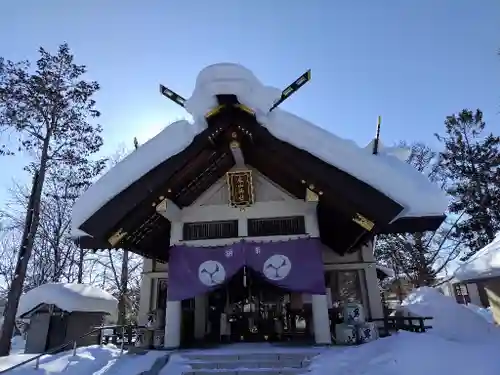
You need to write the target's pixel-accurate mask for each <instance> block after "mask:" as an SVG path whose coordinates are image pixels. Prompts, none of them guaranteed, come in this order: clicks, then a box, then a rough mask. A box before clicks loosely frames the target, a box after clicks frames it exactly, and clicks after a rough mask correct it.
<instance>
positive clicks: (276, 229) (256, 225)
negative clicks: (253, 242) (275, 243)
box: [248, 216, 306, 237]
mask: <svg viewBox="0 0 500 375" xmlns="http://www.w3.org/2000/svg"><path fill="white" fill-rule="evenodd" d="M305 233H306V224H305V220H304V216H293V217H277V218H265V219H248V236H250V237H262V236H286V235H295V234H305Z"/></svg>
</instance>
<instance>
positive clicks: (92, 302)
mask: <svg viewBox="0 0 500 375" xmlns="http://www.w3.org/2000/svg"><path fill="white" fill-rule="evenodd" d="M44 303H45V304H48V305H56V306H57V307H59V308H60V309H61V310H64V311H68V312H73V311H84V312H103V313H107V314H110V315H116V311H117V305H118V301H117V300H116V298H115V297H113V296H112V295H111V294H109V293H108V292H105V291H104V290H102V289H99V288H96V287H94V286H91V285H86V284H63V283H53V284H44V285H40V286H39V287H37V288H34V289H32V290H30V291H29V292H27V293H25V294H23V295H22V296H21V299H20V300H19V307H18V309H17V316H18V317H19V316H21V315H23V314H26V313H27V312H30V311H31V310H33V309H34V308H36V307H37V306H39V305H41V304H44Z"/></svg>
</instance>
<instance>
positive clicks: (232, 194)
mask: <svg viewBox="0 0 500 375" xmlns="http://www.w3.org/2000/svg"><path fill="white" fill-rule="evenodd" d="M226 176H227V185H228V188H229V204H230V205H231V206H233V207H238V208H245V207H249V206H251V205H252V204H253V203H254V194H253V193H254V191H253V180H252V171H234V172H227V173H226Z"/></svg>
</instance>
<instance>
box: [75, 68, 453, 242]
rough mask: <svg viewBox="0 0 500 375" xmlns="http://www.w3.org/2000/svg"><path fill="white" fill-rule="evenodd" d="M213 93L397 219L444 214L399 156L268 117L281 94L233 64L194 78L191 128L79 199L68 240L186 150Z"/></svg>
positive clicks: (293, 119) (122, 166)
mask: <svg viewBox="0 0 500 375" xmlns="http://www.w3.org/2000/svg"><path fill="white" fill-rule="evenodd" d="M217 94H236V95H237V96H238V100H239V101H240V102H241V103H242V104H245V105H247V106H248V107H250V108H252V109H253V110H254V111H255V113H256V116H257V120H258V121H259V122H260V123H261V124H262V125H263V126H265V127H267V128H268V129H269V131H270V132H271V133H272V134H273V135H274V136H275V137H276V138H278V139H280V140H282V141H285V142H288V143H290V144H292V145H293V146H295V147H297V148H300V149H303V150H305V151H308V152H309V153H311V154H312V155H315V156H316V157H318V158H320V159H322V160H323V161H325V162H326V163H328V164H331V165H333V166H335V167H337V168H339V169H341V170H343V171H345V172H347V173H349V174H351V175H353V176H355V177H356V178H358V179H359V180H361V181H364V182H366V183H368V184H370V185H371V186H373V187H374V188H376V189H378V190H379V191H381V192H383V193H384V194H386V195H387V196H389V197H390V198H392V199H393V200H395V201H396V202H398V203H400V204H401V205H402V206H404V207H405V210H404V211H403V213H402V215H401V216H405V217H418V216H434V215H442V214H443V213H444V212H445V211H446V209H447V207H448V199H447V198H446V196H445V194H444V193H443V192H442V191H441V190H440V189H439V188H438V187H437V186H435V185H434V184H432V183H430V182H429V181H428V179H427V178H426V177H425V176H424V175H423V174H421V173H419V172H418V171H417V170H415V169H414V168H413V167H411V166H410V165H408V164H407V163H405V162H402V161H401V160H399V159H398V157H396V156H393V155H389V154H381V155H372V154H370V153H369V152H367V151H366V149H364V148H360V147H359V146H358V145H356V144H355V143H354V142H352V141H348V140H345V139H342V138H340V137H337V136H335V135H333V134H331V133H329V132H328V131H326V130H324V129H322V128H320V127H318V126H316V125H313V124H311V123H310V122H308V121H306V120H304V119H302V118H300V117H297V116H294V115H292V114H291V113H288V112H285V111H282V110H280V109H276V110H274V111H273V112H269V108H270V107H271V106H272V104H273V103H274V102H275V101H276V100H277V99H278V98H279V97H280V95H281V91H280V90H278V89H276V88H272V87H268V86H264V85H262V83H261V82H260V81H259V80H258V79H257V78H256V77H255V76H254V74H253V73H252V72H251V71H249V70H248V69H246V68H244V67H242V66H240V65H238V64H229V63H224V64H216V65H211V66H209V67H207V68H205V69H204V70H202V71H201V72H200V74H199V76H198V78H197V81H196V87H195V89H194V91H193V94H192V96H191V98H189V99H188V100H187V101H186V103H185V107H186V109H187V110H188V111H189V112H190V113H191V115H192V116H193V119H194V120H195V121H194V124H189V123H188V122H187V121H179V122H175V123H173V124H172V125H170V126H167V127H166V128H165V129H164V130H163V131H162V132H160V133H159V134H158V135H157V136H156V137H154V138H152V139H151V140H149V141H148V142H147V143H145V144H144V145H142V146H141V147H139V149H137V150H136V151H134V152H133V153H131V154H130V155H128V156H127V157H126V158H125V159H124V160H122V161H121V162H120V163H118V164H117V165H116V166H115V167H113V168H112V169H111V170H109V171H108V173H106V174H105V175H104V176H103V177H102V178H100V179H99V180H98V181H97V182H96V183H95V184H94V185H92V186H91V187H90V188H89V189H88V190H87V191H86V192H85V193H84V194H82V196H81V197H80V198H79V199H78V200H77V201H76V203H75V205H74V207H73V214H72V233H73V235H74V236H75V237H78V236H81V235H82V234H83V233H81V231H80V232H78V231H77V229H78V228H79V227H80V226H81V225H82V224H83V223H84V222H85V221H86V220H87V219H88V218H89V217H90V216H92V214H94V213H95V212H96V211H97V210H98V209H99V208H101V207H102V206H103V205H104V204H106V203H107V202H108V201H109V200H111V199H112V198H113V197H114V196H116V195H117V194H119V193H120V192H121V191H123V190H124V189H126V188H127V187H128V186H130V185H131V184H132V183H133V182H134V181H136V180H138V179H139V178H140V177H142V176H143V175H144V174H146V173H147V172H149V171H150V170H152V169H153V168H155V167H156V166H157V165H159V164H160V163H162V162H163V161H165V160H166V159H168V158H170V157H171V156H173V155H175V154H177V153H179V152H180V151H182V150H183V149H184V148H186V147H187V146H188V145H189V144H190V143H191V142H192V140H193V138H194V137H195V136H196V135H197V134H199V133H200V132H201V131H202V130H203V129H204V128H206V122H205V119H204V116H205V114H206V113H207V112H208V111H209V110H210V109H212V108H214V107H215V106H216V99H215V95H217Z"/></svg>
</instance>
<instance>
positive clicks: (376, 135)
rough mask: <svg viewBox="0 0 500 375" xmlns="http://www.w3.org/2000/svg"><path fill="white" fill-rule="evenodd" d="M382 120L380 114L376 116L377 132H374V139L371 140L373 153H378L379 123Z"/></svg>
mask: <svg viewBox="0 0 500 375" xmlns="http://www.w3.org/2000/svg"><path fill="white" fill-rule="evenodd" d="M381 122H382V116H378V118H377V132H376V133H375V139H374V140H373V155H377V154H378V145H379V142H380V124H381Z"/></svg>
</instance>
